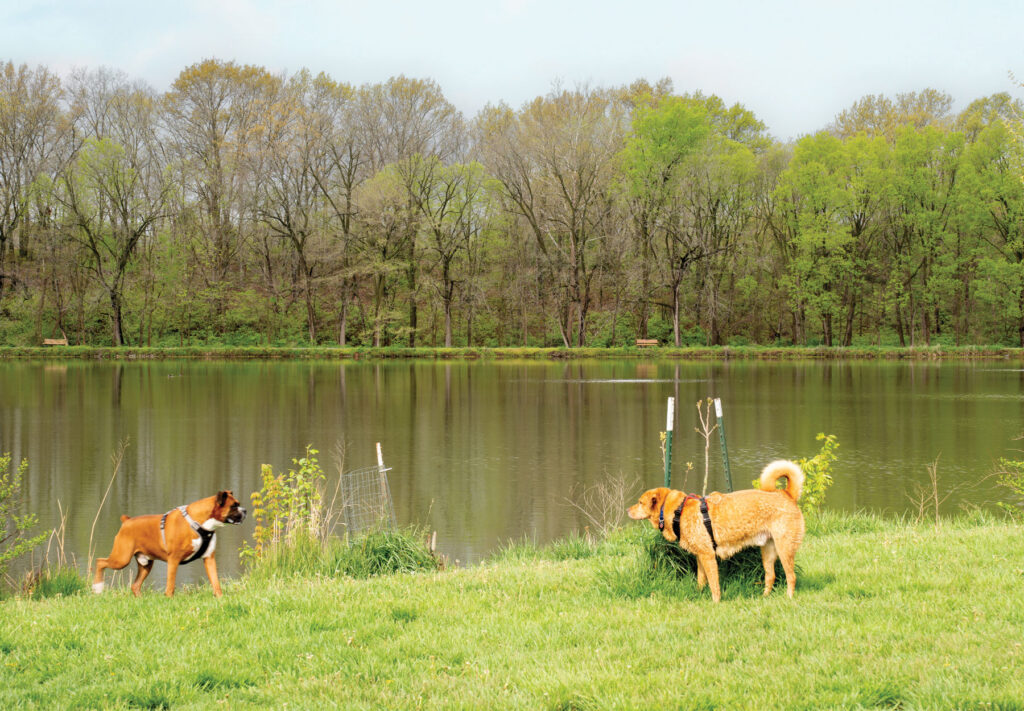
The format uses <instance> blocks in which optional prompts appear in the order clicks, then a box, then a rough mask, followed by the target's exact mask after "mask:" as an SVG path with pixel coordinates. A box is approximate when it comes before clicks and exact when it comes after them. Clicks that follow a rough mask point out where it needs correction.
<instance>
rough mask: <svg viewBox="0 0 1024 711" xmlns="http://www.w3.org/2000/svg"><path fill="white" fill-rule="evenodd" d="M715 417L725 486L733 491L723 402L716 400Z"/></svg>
mask: <svg viewBox="0 0 1024 711" xmlns="http://www.w3.org/2000/svg"><path fill="white" fill-rule="evenodd" d="M715 417H717V418H718V441H719V443H720V444H721V445H722V463H723V464H724V465H725V485H726V486H727V487H729V491H732V472H731V471H729V448H728V447H727V446H726V445H725V421H724V420H723V419H722V400H721V399H720V398H717V397H716V398H715Z"/></svg>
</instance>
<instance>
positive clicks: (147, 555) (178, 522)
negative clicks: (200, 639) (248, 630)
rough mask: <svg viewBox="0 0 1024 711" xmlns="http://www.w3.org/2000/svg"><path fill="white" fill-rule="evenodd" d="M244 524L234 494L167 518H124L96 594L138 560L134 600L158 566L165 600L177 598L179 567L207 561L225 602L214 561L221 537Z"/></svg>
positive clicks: (100, 567) (100, 564)
mask: <svg viewBox="0 0 1024 711" xmlns="http://www.w3.org/2000/svg"><path fill="white" fill-rule="evenodd" d="M244 519H245V509H243V508H242V507H241V506H239V502H238V499H236V498H235V497H234V495H233V494H232V493H231V492H230V491H220V492H218V493H217V494H216V495H214V496H208V497H206V498H205V499H199V501H193V502H192V503H191V504H188V505H187V506H179V507H178V508H176V509H171V510H170V511H168V512H167V513H165V514H147V515H144V516H132V517H129V516H122V517H121V530H119V531H118V532H117V535H116V536H115V537H114V547H113V548H112V549H111V551H110V555H108V556H107V557H106V558H100V559H99V560H97V561H96V576H95V577H94V578H93V583H92V591H93V592H94V593H101V592H103V571H104V570H105V569H107V568H111V569H113V570H121V568H123V567H125V566H126V565H128V564H129V563H130V562H131V560H132V558H133V557H134V558H135V561H136V562H137V563H138V564H139V572H138V574H137V575H136V576H135V582H133V583H132V593H134V594H135V597H138V596H139V595H140V594H141V589H142V581H143V580H145V579H146V576H147V575H149V573H150V571H151V570H153V561H154V560H162V561H166V563H167V591H166V595H167V596H168V597H170V596H172V595H174V578H175V576H176V575H177V573H178V566H179V565H183V564H185V563H191V562H192V561H194V560H196V559H198V558H202V559H203V565H205V566H206V575H207V577H209V578H210V584H211V585H212V586H213V594H214V595H216V596H217V597H220V596H221V591H220V581H219V580H218V579H217V562H216V561H215V560H214V558H213V553H214V550H215V549H216V547H217V536H216V531H217V529H218V528H220V527H221V526H223V525H224V524H226V523H241V522H242V521H243V520H244Z"/></svg>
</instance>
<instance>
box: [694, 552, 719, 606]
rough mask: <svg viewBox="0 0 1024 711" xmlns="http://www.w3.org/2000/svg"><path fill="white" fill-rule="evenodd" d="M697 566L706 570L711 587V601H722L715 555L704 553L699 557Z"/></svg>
mask: <svg viewBox="0 0 1024 711" xmlns="http://www.w3.org/2000/svg"><path fill="white" fill-rule="evenodd" d="M697 564H698V565H699V566H700V567H701V568H703V569H704V574H705V575H706V576H707V579H708V585H709V586H710V587H711V599H712V600H714V601H715V602H718V601H719V600H721V599H722V591H721V590H720V589H719V587H718V561H717V560H715V554H714V553H711V554H708V553H703V554H701V555H698V556H697Z"/></svg>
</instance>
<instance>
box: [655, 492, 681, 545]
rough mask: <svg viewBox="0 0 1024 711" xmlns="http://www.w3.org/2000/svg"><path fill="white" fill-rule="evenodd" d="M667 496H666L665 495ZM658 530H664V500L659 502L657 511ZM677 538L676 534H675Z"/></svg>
mask: <svg viewBox="0 0 1024 711" xmlns="http://www.w3.org/2000/svg"><path fill="white" fill-rule="evenodd" d="M666 498H667V497H666ZM658 530H659V531H664V530H665V502H664V501H662V502H661V510H660V511H658ZM677 538H678V536H677Z"/></svg>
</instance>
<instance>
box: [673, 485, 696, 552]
mask: <svg viewBox="0 0 1024 711" xmlns="http://www.w3.org/2000/svg"><path fill="white" fill-rule="evenodd" d="M699 498H700V497H699V496H697V495H696V494H687V495H686V496H684V497H683V502H682V503H681V504H679V508H677V509H676V512H675V514H673V515H672V532H673V533H674V534H676V541H677V542H678V541H679V519H680V517H681V516H682V515H683V507H684V506H686V502H687V501H689V500H690V499H699Z"/></svg>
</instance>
